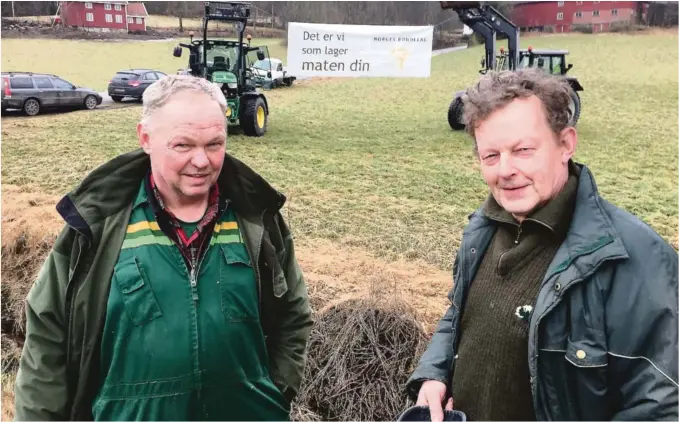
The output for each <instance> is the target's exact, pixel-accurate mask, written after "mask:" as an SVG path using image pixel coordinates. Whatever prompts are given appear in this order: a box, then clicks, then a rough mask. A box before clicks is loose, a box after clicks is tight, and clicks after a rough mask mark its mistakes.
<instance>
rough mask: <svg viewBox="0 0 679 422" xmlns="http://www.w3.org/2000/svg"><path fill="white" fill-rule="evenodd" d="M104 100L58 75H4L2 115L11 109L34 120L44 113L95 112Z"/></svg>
mask: <svg viewBox="0 0 679 422" xmlns="http://www.w3.org/2000/svg"><path fill="white" fill-rule="evenodd" d="M101 101H102V97H101V95H99V93H98V92H97V91H95V90H93V89H90V88H84V87H78V86H76V85H74V84H72V83H71V82H68V81H67V80H65V79H63V78H60V77H59V76H57V75H52V74H49V73H35V72H2V112H3V113H4V112H5V110H7V109H9V108H14V109H20V110H23V111H24V113H26V114H27V115H29V116H35V115H36V114H38V113H40V112H41V111H43V110H45V109H56V108H64V109H65V108H71V109H72V108H76V107H85V108H86V109H88V110H93V109H95V108H96V107H97V106H98V105H99V104H101Z"/></svg>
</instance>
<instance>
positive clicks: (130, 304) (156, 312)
mask: <svg viewBox="0 0 679 422" xmlns="http://www.w3.org/2000/svg"><path fill="white" fill-rule="evenodd" d="M113 279H114V282H115V284H116V286H118V290H119V291H120V294H121V297H122V300H123V303H124V304H125V309H126V311H127V313H128V314H129V315H130V318H131V319H132V322H134V324H135V325H144V324H145V323H147V322H149V321H152V320H154V319H156V318H158V317H161V316H163V312H162V311H161V309H160V306H159V305H158V301H157V300H156V296H155V294H154V293H153V290H152V289H151V285H150V284H149V282H148V279H147V278H146V274H145V273H144V270H143V269H142V268H141V266H140V265H139V262H137V259H136V258H135V257H132V258H128V259H126V260H124V261H122V262H121V263H120V264H118V265H117V266H116V269H115V272H114V276H113Z"/></svg>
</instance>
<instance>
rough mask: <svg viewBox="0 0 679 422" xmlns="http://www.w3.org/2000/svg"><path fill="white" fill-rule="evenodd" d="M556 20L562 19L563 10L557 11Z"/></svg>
mask: <svg viewBox="0 0 679 422" xmlns="http://www.w3.org/2000/svg"><path fill="white" fill-rule="evenodd" d="M556 20H558V21H562V20H563V12H559V13H557V14H556Z"/></svg>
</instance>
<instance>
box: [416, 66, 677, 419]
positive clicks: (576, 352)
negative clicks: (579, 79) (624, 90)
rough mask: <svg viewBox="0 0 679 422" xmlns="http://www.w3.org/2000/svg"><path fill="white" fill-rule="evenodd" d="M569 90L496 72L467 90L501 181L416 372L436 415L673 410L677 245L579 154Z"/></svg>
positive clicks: (419, 391) (422, 395)
mask: <svg viewBox="0 0 679 422" xmlns="http://www.w3.org/2000/svg"><path fill="white" fill-rule="evenodd" d="M570 93H571V92H570V88H569V87H568V85H567V83H566V82H565V81H563V80H562V79H557V78H555V77H553V76H550V75H546V74H544V73H542V72H540V71H534V70H520V71H517V72H501V73H491V74H488V75H486V76H485V77H483V78H482V79H481V80H480V81H479V82H478V84H476V85H475V86H474V87H473V88H472V89H470V90H469V91H468V93H467V95H466V98H465V99H464V102H465V103H464V107H465V116H464V118H465V123H466V126H467V130H468V131H469V133H470V134H471V136H472V137H473V139H474V141H475V152H476V154H477V157H478V160H479V165H480V169H481V173H482V175H483V178H484V180H485V182H486V183H487V185H488V187H489V190H490V194H489V195H488V198H487V200H486V201H485V203H484V204H483V205H482V206H481V208H480V209H478V210H477V211H476V212H474V213H473V214H472V215H471V216H470V221H469V224H468V226H467V227H466V228H465V230H464V232H463V237H462V243H461V245H460V248H459V250H458V252H457V256H456V258H455V261H454V270H453V278H454V285H453V289H452V290H451V292H450V294H449V299H450V301H451V305H450V307H449V309H448V311H447V312H446V314H445V315H444V316H443V318H442V319H441V321H440V322H439V324H438V327H437V329H436V332H435V333H434V335H433V338H432V339H431V343H430V345H429V347H428V349H427V350H426V352H425V353H424V355H423V356H422V358H421V360H420V362H419V365H418V366H417V368H416V369H415V371H414V373H413V374H412V376H411V378H410V380H409V381H408V384H407V390H408V392H409V394H410V396H411V397H412V399H413V400H417V403H418V404H421V405H428V406H430V409H431V413H432V420H441V418H442V407H444V406H445V407H447V408H455V409H458V410H461V411H463V412H465V413H467V415H468V417H469V418H470V419H471V420H606V419H608V420H611V419H627V420H629V419H632V420H634V419H636V420H640V419H641V420H660V419H663V420H677V418H678V417H679V414H678V399H679V390H678V384H677V382H678V380H677V378H678V376H677V354H678V352H679V350H678V348H677V331H678V328H679V327H678V323H677V271H678V265H677V260H678V257H677V253H676V251H675V250H674V249H673V248H672V247H671V246H670V245H668V244H667V243H666V242H665V241H664V240H663V239H662V238H661V237H660V236H659V235H658V234H657V233H656V232H654V231H653V230H652V229H651V228H650V227H649V226H647V225H646V224H644V223H643V222H641V221H640V220H639V219H637V218H636V217H634V216H633V215H631V214H630V213H628V212H626V211H624V210H622V209H620V208H618V207H616V206H615V205H613V204H611V203H610V202H608V201H606V200H605V199H603V198H602V197H601V196H600V195H599V193H598V191H597V187H596V184H595V182H594V177H593V176H592V173H591V172H590V170H589V169H588V168H587V167H586V166H584V165H581V164H577V163H575V162H574V161H573V160H572V157H573V154H574V152H575V147H576V144H577V133H576V130H575V129H574V128H573V127H572V126H571V125H570V123H569V121H570V119H569V115H570V113H569V98H570Z"/></svg>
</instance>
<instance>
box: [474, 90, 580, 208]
mask: <svg viewBox="0 0 679 422" xmlns="http://www.w3.org/2000/svg"><path fill="white" fill-rule="evenodd" d="M475 135H476V144H477V147H478V153H479V160H480V164H481V172H482V174H483V178H484V180H485V181H486V183H487V184H488V187H489V188H490V191H491V193H492V195H493V197H494V198H495V200H496V201H497V202H498V204H499V205H500V206H501V207H502V208H504V209H505V210H507V211H508V212H510V213H512V214H513V215H514V217H515V218H517V220H519V221H521V220H523V218H525V217H526V216H528V215H529V214H530V213H531V212H532V211H534V210H535V209H536V208H538V207H539V206H542V205H544V204H545V203H546V202H548V201H549V200H551V199H552V198H554V197H555V196H556V195H557V194H558V193H559V192H560V191H561V189H562V188H563V186H564V184H565V183H566V181H567V180H568V160H570V158H571V157H572V155H573V153H574V151H575V144H576V142H577V135H576V133H575V130H574V129H573V128H566V129H564V130H563V131H562V132H561V134H559V135H558V136H557V135H556V134H554V133H553V132H552V130H551V128H550V126H549V123H548V121H547V118H546V115H545V111H544V109H543V106H542V103H541V101H540V100H539V99H538V98H537V97H535V96H533V97H530V98H522V99H516V100H514V101H512V102H511V103H509V104H508V105H507V106H505V107H504V108H502V109H500V110H497V111H495V112H494V113H492V114H491V115H490V116H489V117H488V118H487V119H486V120H485V121H483V122H482V123H481V124H479V125H478V128H477V129H476V131H475Z"/></svg>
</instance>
